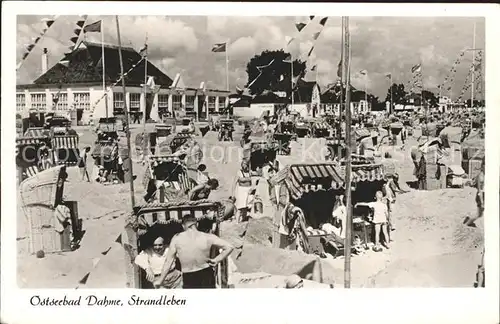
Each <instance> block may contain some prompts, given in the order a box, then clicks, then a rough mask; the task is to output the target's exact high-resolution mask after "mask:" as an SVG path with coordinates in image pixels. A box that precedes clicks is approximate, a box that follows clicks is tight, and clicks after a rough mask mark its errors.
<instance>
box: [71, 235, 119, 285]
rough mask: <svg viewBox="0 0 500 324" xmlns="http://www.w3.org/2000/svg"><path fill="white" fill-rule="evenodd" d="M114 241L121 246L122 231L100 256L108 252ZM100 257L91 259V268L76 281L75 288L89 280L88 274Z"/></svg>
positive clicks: (94, 267) (95, 266)
mask: <svg viewBox="0 0 500 324" xmlns="http://www.w3.org/2000/svg"><path fill="white" fill-rule="evenodd" d="M114 243H118V244H120V246H122V247H123V245H124V244H123V240H122V233H120V235H118V237H117V238H116V239H115V240H114V241H113V243H112V244H111V245H109V246H108V247H107V248H106V249H105V250H104V251H102V252H101V255H102V256H106V255H108V253H109V252H110V251H111V250H112V249H113V246H114ZM101 259H102V257H96V258H93V259H92V268H91V269H90V270H89V271H88V272H87V273H86V274H85V275H84V276H83V277H82V279H80V280H79V281H78V285H77V286H76V287H75V289H78V288H80V286H81V285H86V284H87V281H88V280H89V277H90V274H91V273H92V271H94V270H95V269H96V268H97V265H98V264H99V262H100V261H101Z"/></svg>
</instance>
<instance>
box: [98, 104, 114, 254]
mask: <svg viewBox="0 0 500 324" xmlns="http://www.w3.org/2000/svg"><path fill="white" fill-rule="evenodd" d="M101 99H102V97H101ZM101 99H99V100H101ZM110 250H111V246H110V247H108V248H107V249H106V250H105V251H102V252H101V254H102V255H106V254H108V253H109V251H110Z"/></svg>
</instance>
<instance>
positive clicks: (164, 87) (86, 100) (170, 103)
mask: <svg viewBox="0 0 500 324" xmlns="http://www.w3.org/2000/svg"><path fill="white" fill-rule="evenodd" d="M48 55H49V53H48V52H47V51H46V50H45V51H44V54H43V55H42V72H43V74H42V75H41V76H40V77H39V78H37V79H36V80H35V81H34V82H33V83H32V84H18V85H17V86H16V90H17V91H16V111H17V113H18V114H21V115H22V116H23V117H26V116H27V115H29V114H38V115H42V116H43V115H44V114H45V113H47V112H55V113H56V114H58V115H62V116H68V117H71V118H72V119H73V120H74V119H76V120H77V121H78V123H81V124H87V123H89V122H90V121H91V120H96V119H98V118H101V117H106V116H109V117H112V116H120V115H123V113H124V111H123V108H124V103H127V107H128V108H129V112H130V113H131V115H132V116H134V115H141V114H143V113H144V112H146V116H147V118H148V119H153V120H160V116H163V115H166V114H172V112H173V111H175V112H176V115H177V116H182V115H191V116H197V117H198V118H199V119H204V118H206V117H207V112H208V113H209V114H212V113H216V112H218V111H220V110H223V109H225V108H226V107H227V105H228V103H229V102H228V95H229V91H225V90H214V89H200V88H199V87H198V88H194V87H186V86H184V84H183V82H182V80H180V76H179V75H177V76H176V78H175V80H172V79H171V78H170V77H169V76H168V75H166V74H165V73H163V72H162V71H161V70H160V69H158V68H157V67H156V66H155V65H154V64H153V63H151V62H150V61H147V76H148V81H149V82H152V83H154V85H155V86H154V87H144V81H145V68H146V66H145V62H146V61H145V60H142V57H141V55H140V54H139V53H138V52H137V51H135V50H134V49H133V48H130V47H122V56H123V65H124V67H123V68H124V71H125V72H127V71H129V73H127V75H126V77H125V84H126V93H125V94H124V93H123V88H122V84H121V82H119V83H118V84H116V85H114V84H115V83H116V81H118V80H119V78H120V75H121V71H120V61H119V53H118V47H117V46H113V45H104V62H105V63H104V69H103V64H102V46H101V44H100V43H90V42H85V41H84V42H82V43H81V44H80V46H79V47H78V48H77V49H76V50H74V51H73V52H72V53H71V54H69V55H67V56H66V57H64V58H63V59H62V60H60V61H59V62H58V63H57V64H55V65H54V66H52V67H51V68H49V69H47V67H48V63H47V62H48ZM134 65H136V66H135V67H134V68H133V66H134ZM103 73H104V80H105V86H106V90H107V93H108V95H107V96H106V97H103V96H104V93H105V91H104V90H103ZM174 82H175V84H174ZM145 88H146V90H145ZM106 103H107V109H106Z"/></svg>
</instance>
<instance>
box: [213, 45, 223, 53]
mask: <svg viewBox="0 0 500 324" xmlns="http://www.w3.org/2000/svg"><path fill="white" fill-rule="evenodd" d="M212 52H214V53H225V52H226V43H218V44H214V46H212Z"/></svg>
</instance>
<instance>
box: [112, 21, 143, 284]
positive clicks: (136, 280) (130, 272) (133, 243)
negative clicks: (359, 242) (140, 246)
mask: <svg viewBox="0 0 500 324" xmlns="http://www.w3.org/2000/svg"><path fill="white" fill-rule="evenodd" d="M115 18H116V33H117V37H118V54H119V58H120V72H121V76H122V78H121V79H122V87H123V95H124V96H125V94H126V93H127V92H126V91H127V90H126V88H125V78H124V77H123V75H124V72H123V57H122V42H121V38H120V23H119V21H118V16H115ZM123 108H124V111H125V118H126V121H127V124H126V127H125V131H126V133H125V134H126V136H127V149H128V159H127V161H128V165H127V167H128V169H129V172H130V174H129V179H130V180H129V184H130V204H131V205H132V206H131V207H132V212H133V210H134V207H135V194H134V177H133V174H134V172H133V163H132V160H131V159H130V156H131V154H132V149H131V145H130V116H129V114H128V108H127V101H126V100H124V105H123ZM125 235H126V236H127V238H126V243H127V244H128V245H129V247H130V249H131V251H130V250H128V249H126V251H125V255H126V257H125V264H126V265H125V266H126V268H125V269H126V273H127V279H126V285H127V287H128V288H137V287H139V286H140V273H139V269H138V268H137V266H135V265H134V264H133V260H132V259H131V257H133V255H134V254H135V253H137V233H136V231H135V230H134V229H133V228H132V227H131V226H130V224H129V223H126V224H125ZM129 252H130V253H129Z"/></svg>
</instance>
